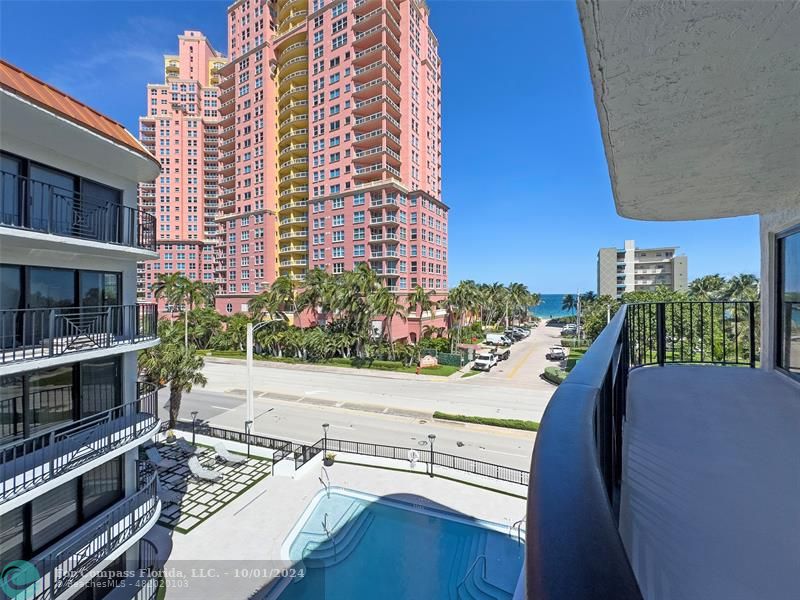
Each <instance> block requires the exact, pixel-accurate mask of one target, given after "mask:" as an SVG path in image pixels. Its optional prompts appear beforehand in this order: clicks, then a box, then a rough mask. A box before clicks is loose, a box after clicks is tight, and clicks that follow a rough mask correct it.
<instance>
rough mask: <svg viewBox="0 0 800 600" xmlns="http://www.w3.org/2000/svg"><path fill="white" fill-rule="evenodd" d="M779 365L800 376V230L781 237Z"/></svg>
mask: <svg viewBox="0 0 800 600" xmlns="http://www.w3.org/2000/svg"><path fill="white" fill-rule="evenodd" d="M778 269H779V277H778V315H779V317H778V319H779V323H778V333H779V335H778V366H780V367H782V368H784V369H786V370H787V371H789V372H790V373H792V374H794V375H795V376H797V377H799V378H800V231H797V232H795V233H792V234H791V235H787V236H786V237H783V238H781V239H779V240H778Z"/></svg>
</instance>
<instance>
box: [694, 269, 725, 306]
mask: <svg viewBox="0 0 800 600" xmlns="http://www.w3.org/2000/svg"><path fill="white" fill-rule="evenodd" d="M724 291H725V278H724V277H722V276H720V275H719V274H714V275H706V276H704V277H698V278H697V279H695V280H693V281H692V282H691V283H690V284H689V293H690V294H691V295H692V296H694V297H696V298H697V299H699V300H717V299H719V298H720V297H721V296H722V294H723V293H724Z"/></svg>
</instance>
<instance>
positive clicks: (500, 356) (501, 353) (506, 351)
mask: <svg viewBox="0 0 800 600" xmlns="http://www.w3.org/2000/svg"><path fill="white" fill-rule="evenodd" d="M494 355H495V356H496V357H497V360H498V361H500V360H508V357H509V356H511V348H498V349H497V350H495V353H494Z"/></svg>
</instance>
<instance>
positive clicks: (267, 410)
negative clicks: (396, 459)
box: [160, 390, 535, 469]
mask: <svg viewBox="0 0 800 600" xmlns="http://www.w3.org/2000/svg"><path fill="white" fill-rule="evenodd" d="M168 397H169V394H168V392H167V390H161V393H160V400H161V402H160V404H161V405H162V407H165V406H166V404H167V402H168ZM254 409H255V411H254V413H255V424H254V429H253V431H254V433H263V434H265V435H272V436H275V437H279V438H283V439H289V440H293V441H298V442H305V443H308V442H314V441H316V440H318V439H319V438H321V437H322V423H329V424H330V428H329V430H328V435H329V436H330V437H332V438H341V439H348V440H357V441H363V442H374V443H379V444H389V445H395V446H404V447H412V448H414V447H420V448H427V447H428V434H430V433H433V434H435V435H436V441H435V444H436V449H437V450H439V451H441V452H449V453H452V454H458V455H461V456H466V457H470V458H476V459H479V460H484V461H487V462H491V463H495V464H501V465H505V466H509V467H516V468H519V469H527V468H528V467H529V466H530V458H531V452H532V450H533V442H534V439H535V434H534V433H529V432H524V431H517V430H511V429H501V428H497V427H486V426H481V425H466V424H463V423H448V422H442V421H434V420H433V419H431V418H422V417H410V416H398V415H390V414H384V413H374V412H368V411H364V410H348V409H343V408H337V407H331V406H321V405H306V404H303V403H300V402H297V401H294V402H292V401H287V400H275V399H270V398H256V399H255V401H254ZM195 410H196V411H197V412H198V416H197V418H198V419H201V420H205V421H209V422H211V423H212V424H214V425H218V426H220V427H227V428H230V429H239V430H243V429H244V421H245V419H246V417H245V415H246V408H245V397H244V395H243V394H241V395H239V394H225V393H220V392H207V391H204V390H198V391H195V392H192V393H190V394H184V396H183V402H182V404H181V411H180V416H181V418H183V419H187V420H188V419H191V413H192V411H195ZM162 416H163V417H166V411H164V414H163V415H162Z"/></svg>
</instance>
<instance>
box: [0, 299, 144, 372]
mask: <svg viewBox="0 0 800 600" xmlns="http://www.w3.org/2000/svg"><path fill="white" fill-rule="evenodd" d="M156 337H158V306H157V305H155V304H126V305H116V306H75V307H62V308H29V309H10V310H2V311H0V364H5V363H10V362H19V361H24V360H34V359H39V358H48V357H51V356H59V355H62V354H67V353H70V352H80V351H87V350H96V349H100V348H111V347H113V346H118V345H120V344H129V343H136V342H142V341H146V340H153V339H156Z"/></svg>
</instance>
